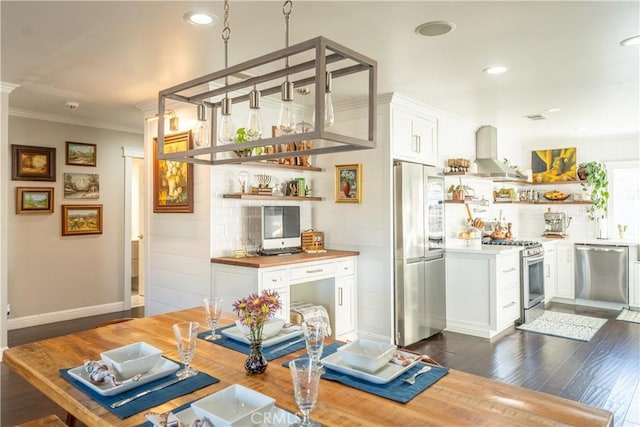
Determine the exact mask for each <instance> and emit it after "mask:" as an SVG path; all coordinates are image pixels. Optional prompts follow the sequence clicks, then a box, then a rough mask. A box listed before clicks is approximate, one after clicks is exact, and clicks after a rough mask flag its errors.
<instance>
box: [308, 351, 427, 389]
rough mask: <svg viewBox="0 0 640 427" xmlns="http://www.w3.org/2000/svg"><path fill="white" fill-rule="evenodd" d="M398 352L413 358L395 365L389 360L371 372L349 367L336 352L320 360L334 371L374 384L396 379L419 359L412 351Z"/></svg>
mask: <svg viewBox="0 0 640 427" xmlns="http://www.w3.org/2000/svg"><path fill="white" fill-rule="evenodd" d="M398 353H400V354H401V355H403V356H404V357H406V358H408V359H413V358H415V359H414V360H413V362H411V363H409V364H408V365H407V366H402V365H397V364H395V363H393V362H389V363H387V364H385V365H384V366H383V367H382V368H380V369H378V370H377V371H375V372H373V373H369V372H365V371H359V370H357V369H355V368H353V367H351V365H349V364H348V363H347V362H345V361H344V360H342V359H341V358H340V354H338V352H335V353H333V354H330V355H329V356H327V357H325V358H324V359H321V360H320V361H321V362H322V364H323V365H324V366H325V367H326V368H329V369H333V370H334V371H337V372H340V373H342V374H346V375H350V376H352V377H354V378H359V379H361V380H365V381H369V382H370V383H374V384H386V383H388V382H390V381H392V380H394V379H396V378H397V377H398V376H400V375H402V374H403V373H405V372H407V370H409V369H410V368H411V367H412V366H413V365H415V364H416V363H418V362H419V361H420V360H419V358H418V357H417V356H416V355H415V354H413V353H406V352H404V351H398Z"/></svg>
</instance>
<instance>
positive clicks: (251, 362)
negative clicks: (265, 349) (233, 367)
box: [244, 337, 269, 375]
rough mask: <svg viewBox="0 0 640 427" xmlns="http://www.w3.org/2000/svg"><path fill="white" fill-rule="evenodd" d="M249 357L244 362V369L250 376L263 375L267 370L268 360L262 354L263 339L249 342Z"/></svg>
mask: <svg viewBox="0 0 640 427" xmlns="http://www.w3.org/2000/svg"><path fill="white" fill-rule="evenodd" d="M249 349H250V353H249V357H247V360H245V362H244V369H245V371H247V373H248V374H250V375H257V374H261V373H263V372H264V371H266V370H267V365H268V364H269V362H267V359H266V358H265V357H264V355H263V354H262V337H260V338H255V339H254V338H252V339H250V340H249Z"/></svg>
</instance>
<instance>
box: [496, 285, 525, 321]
mask: <svg viewBox="0 0 640 427" xmlns="http://www.w3.org/2000/svg"><path fill="white" fill-rule="evenodd" d="M496 311H497V313H496V317H497V319H496V320H497V323H498V327H499V328H500V326H503V325H505V324H507V323H510V322H513V321H514V320H516V319H518V318H519V317H520V289H519V288H518V287H511V288H509V289H507V290H505V291H503V292H500V293H499V294H498V298H497V301H496Z"/></svg>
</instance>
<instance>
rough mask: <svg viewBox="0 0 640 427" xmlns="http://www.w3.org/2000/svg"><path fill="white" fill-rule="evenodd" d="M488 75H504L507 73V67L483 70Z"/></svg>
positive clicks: (500, 66)
mask: <svg viewBox="0 0 640 427" xmlns="http://www.w3.org/2000/svg"><path fill="white" fill-rule="evenodd" d="M482 71H483V72H485V73H487V74H502V73H506V72H507V67H503V66H502V65H498V66H495V67H489V68H485V69H484V70H482Z"/></svg>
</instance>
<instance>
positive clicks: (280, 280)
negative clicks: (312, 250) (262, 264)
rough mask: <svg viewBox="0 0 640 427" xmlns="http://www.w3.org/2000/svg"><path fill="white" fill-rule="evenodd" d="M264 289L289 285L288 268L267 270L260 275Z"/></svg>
mask: <svg viewBox="0 0 640 427" xmlns="http://www.w3.org/2000/svg"><path fill="white" fill-rule="evenodd" d="M260 283H261V284H262V288H263V289H274V288H280V287H282V286H286V285H287V270H286V269H283V270H274V271H265V272H264V273H261V275H260Z"/></svg>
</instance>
